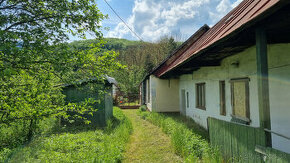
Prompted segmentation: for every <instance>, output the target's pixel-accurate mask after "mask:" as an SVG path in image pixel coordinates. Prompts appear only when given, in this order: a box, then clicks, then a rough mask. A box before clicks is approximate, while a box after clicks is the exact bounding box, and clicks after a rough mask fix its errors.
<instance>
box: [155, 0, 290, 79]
mask: <svg viewBox="0 0 290 163" xmlns="http://www.w3.org/2000/svg"><path fill="white" fill-rule="evenodd" d="M254 2H256V4H252V3H254ZM245 5H248V7H249V6H251V5H252V10H246V9H244V10H246V11H244V10H243V12H245V13H244V15H243V16H244V17H247V19H245V18H244V17H239V16H240V15H236V17H237V18H240V20H239V21H236V22H235V21H234V20H231V19H233V18H231V16H232V15H233V14H234V13H235V12H237V10H238V11H239V10H241V8H242V7H243V6H245ZM255 5H258V6H255ZM253 8H255V10H254V9H253ZM240 12H242V11H240ZM289 17H290V5H289V1H288V0H269V1H255V0H245V1H243V2H242V3H241V4H240V5H239V6H238V7H237V8H235V9H234V10H233V11H231V12H230V13H229V14H228V15H227V16H225V17H224V18H223V19H222V20H221V21H220V22H219V23H217V24H216V25H215V26H214V27H212V28H211V29H210V30H209V31H208V32H207V33H206V34H204V35H203V37H201V38H200V40H198V41H197V42H196V43H195V44H193V45H191V47H190V48H188V49H187V50H186V51H184V52H183V54H182V55H180V57H179V58H177V59H176V60H175V61H174V62H173V63H172V64H171V66H169V67H167V69H166V70H163V71H162V73H160V74H158V77H161V78H171V77H176V76H179V75H181V74H186V73H192V71H195V70H197V69H199V68H200V67H203V66H219V65H220V61H221V60H222V59H223V58H225V57H227V56H230V55H234V54H236V53H238V52H241V51H243V50H244V49H246V48H248V47H250V46H253V45H255V30H256V28H257V27H259V26H263V27H265V29H266V30H267V37H268V43H270V44H274V43H285V42H290V19H289ZM237 18H235V19H237ZM229 19H230V20H231V21H232V22H231V23H232V26H230V25H228V24H227V26H225V25H224V24H225V23H228V22H227V21H229ZM243 19H245V20H243ZM235 23H241V24H240V25H239V26H238V27H236V28H234V26H235V25H236V24H235ZM222 24H223V25H224V26H222ZM229 26H230V27H229ZM222 27H223V28H228V29H227V30H226V29H224V31H222V30H223V28H222ZM232 28H234V29H232ZM216 30H220V31H216ZM214 36H215V37H214ZM217 37H218V38H217Z"/></svg>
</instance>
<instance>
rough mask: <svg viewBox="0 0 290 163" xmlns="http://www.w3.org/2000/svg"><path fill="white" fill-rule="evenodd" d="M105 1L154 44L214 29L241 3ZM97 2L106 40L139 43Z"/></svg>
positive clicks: (210, 0)
mask: <svg viewBox="0 0 290 163" xmlns="http://www.w3.org/2000/svg"><path fill="white" fill-rule="evenodd" d="M107 1H108V2H109V3H110V5H111V6H112V7H113V8H114V9H115V11H116V12H117V13H118V14H119V15H120V16H121V17H122V18H123V19H124V20H125V21H126V22H127V24H128V25H129V26H130V27H131V28H132V29H133V30H134V31H135V32H136V33H137V34H138V35H139V36H141V37H142V39H143V40H144V41H149V42H155V41H158V39H160V37H162V36H165V35H167V36H173V37H174V38H175V39H177V40H178V41H184V40H186V39H187V38H188V37H190V36H191V35H192V34H193V33H194V32H195V31H196V30H198V29H199V28H200V27H201V26H202V25H204V24H208V25H209V26H213V25H214V24H215V23H216V22H217V21H218V20H220V19H221V18H222V17H223V16H224V15H225V14H227V13H228V12H229V11H230V10H231V9H233V8H234V7H235V6H237V5H238V4H239V3H240V2H241V1H242V0H107ZM96 2H97V4H98V7H99V9H100V11H101V12H102V13H103V14H108V16H109V19H106V20H104V21H103V22H102V25H103V26H104V27H109V28H110V30H109V31H106V30H103V34H104V36H105V37H116V38H125V39H129V40H138V38H136V37H135V36H134V35H133V34H132V33H131V32H130V31H129V29H128V28H127V27H126V26H125V25H124V24H123V23H122V22H121V20H120V19H119V18H118V17H117V16H116V15H115V14H114V13H113V12H112V10H111V9H110V8H109V7H108V6H107V5H106V4H105V2H104V1H103V0H96ZM87 38H91V37H90V36H88V37H87ZM73 39H74V40H75V39H77V38H73Z"/></svg>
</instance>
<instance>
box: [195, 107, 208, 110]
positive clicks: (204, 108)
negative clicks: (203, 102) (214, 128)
mask: <svg viewBox="0 0 290 163" xmlns="http://www.w3.org/2000/svg"><path fill="white" fill-rule="evenodd" d="M196 108H197V109H200V110H206V107H203V106H196Z"/></svg>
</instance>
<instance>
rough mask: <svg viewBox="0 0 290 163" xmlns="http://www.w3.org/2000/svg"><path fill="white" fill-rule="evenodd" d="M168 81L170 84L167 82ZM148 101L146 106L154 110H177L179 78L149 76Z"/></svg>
mask: <svg viewBox="0 0 290 163" xmlns="http://www.w3.org/2000/svg"><path fill="white" fill-rule="evenodd" d="M169 82H170V84H169ZM149 83H150V92H149V93H147V99H148V95H150V101H148V103H147V108H148V109H149V110H150V111H154V112H179V94H178V90H179V80H178V79H170V81H169V79H159V78H156V77H155V76H153V75H151V76H150V82H149Z"/></svg>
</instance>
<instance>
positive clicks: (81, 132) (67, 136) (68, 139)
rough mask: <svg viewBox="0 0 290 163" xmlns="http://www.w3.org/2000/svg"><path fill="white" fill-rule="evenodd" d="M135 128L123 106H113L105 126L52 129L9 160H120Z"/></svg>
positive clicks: (19, 150)
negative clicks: (112, 113)
mask: <svg viewBox="0 0 290 163" xmlns="http://www.w3.org/2000/svg"><path fill="white" fill-rule="evenodd" d="M132 129H133V128H132V124H131V122H130V121H129V119H128V118H127V117H126V116H125V115H124V114H123V113H122V111H121V110H120V109H118V108H114V117H113V118H112V119H110V120H109V121H108V125H107V127H106V128H103V129H97V130H95V129H93V128H91V127H85V126H78V127H73V128H72V127H60V128H59V127H56V128H52V129H51V130H50V131H46V132H45V133H43V134H42V136H40V137H37V138H35V139H34V140H33V141H32V142H31V143H30V144H28V145H27V146H25V147H24V148H21V149H18V150H17V151H16V152H15V154H14V155H12V158H11V159H10V160H9V161H11V162H120V161H121V160H122V159H123V154H122V153H123V151H124V149H125V145H126V143H127V141H128V140H129V137H130V134H131V132H132ZM4 152H5V151H2V153H4ZM0 156H1V155H0Z"/></svg>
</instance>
